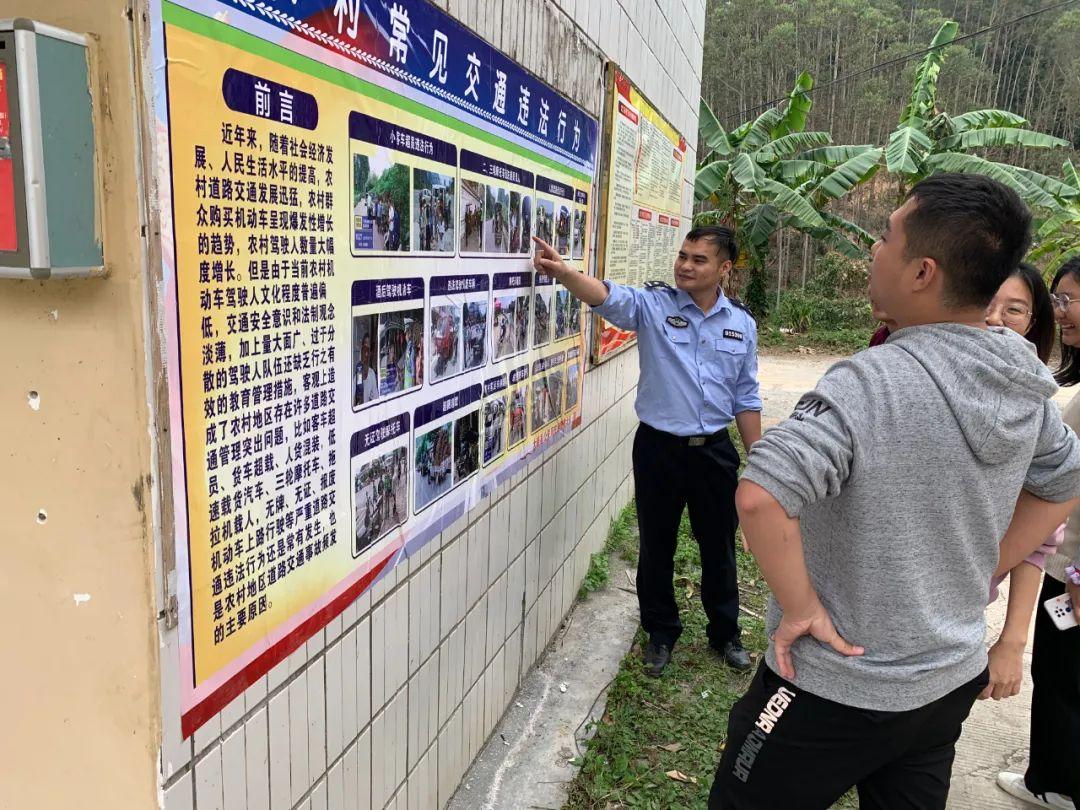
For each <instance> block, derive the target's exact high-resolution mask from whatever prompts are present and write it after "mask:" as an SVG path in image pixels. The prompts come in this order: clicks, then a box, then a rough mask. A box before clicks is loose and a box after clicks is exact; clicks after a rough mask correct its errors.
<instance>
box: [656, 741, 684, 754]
mask: <svg viewBox="0 0 1080 810" xmlns="http://www.w3.org/2000/svg"><path fill="white" fill-rule="evenodd" d="M656 747H657V748H659V749H660V750H661V751H668V752H670V753H672V754H677V753H678V752H679V751H682V743H668V744H667V745H658V746H656Z"/></svg>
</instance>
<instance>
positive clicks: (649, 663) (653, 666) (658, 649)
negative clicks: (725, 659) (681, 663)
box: [644, 639, 749, 678]
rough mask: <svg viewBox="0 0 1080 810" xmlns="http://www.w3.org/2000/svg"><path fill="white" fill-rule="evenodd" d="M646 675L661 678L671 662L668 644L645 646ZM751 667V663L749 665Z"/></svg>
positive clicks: (651, 642) (654, 643)
mask: <svg viewBox="0 0 1080 810" xmlns="http://www.w3.org/2000/svg"><path fill="white" fill-rule="evenodd" d="M644 660H645V674H646V675H649V676H650V677H653V678H659V677H660V673H662V672H663V671H664V667H666V666H667V665H668V662H669V661H671V647H669V646H668V645H667V644H661V643H658V642H654V641H652V640H651V639H650V640H649V643H648V644H647V645H645V655H644ZM747 666H749V663H747Z"/></svg>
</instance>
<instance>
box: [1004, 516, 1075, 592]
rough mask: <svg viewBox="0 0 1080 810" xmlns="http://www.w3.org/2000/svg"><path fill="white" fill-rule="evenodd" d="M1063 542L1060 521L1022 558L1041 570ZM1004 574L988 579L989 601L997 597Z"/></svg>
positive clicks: (1062, 527)
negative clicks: (1051, 531)
mask: <svg viewBox="0 0 1080 810" xmlns="http://www.w3.org/2000/svg"><path fill="white" fill-rule="evenodd" d="M1064 542H1065V524H1064V523H1062V524H1061V525H1060V526H1058V527H1057V528H1056V529H1054V533H1053V534H1051V535H1050V536H1049V537H1047V538H1046V540H1044V541H1043V544H1042V545H1041V546H1039V548H1037V549H1036V550H1035V551H1033V552H1031V554H1029V555H1028V557H1027V559H1026V560H1024V562H1026V563H1027V564H1028V565H1034V566H1035V567H1036V568H1038V569H1039V570H1040V571H1042V570H1043V567H1044V566H1045V565H1046V558H1047V557H1049V556H1050V555H1051V554H1057V550H1058V547H1059V546H1060V545H1061V544H1062V543H1064ZM1006 576H1008V574H1005V575H1004V576H1000V577H994V578H993V579H992V580H991V581H990V602H993V601H994V600H995V599H997V597H998V585H1000V584H1001V583H1002V581H1003V580H1004V579H1005V577H1006Z"/></svg>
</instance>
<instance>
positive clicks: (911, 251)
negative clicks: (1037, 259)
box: [904, 173, 1031, 309]
mask: <svg viewBox="0 0 1080 810" xmlns="http://www.w3.org/2000/svg"><path fill="white" fill-rule="evenodd" d="M907 196H908V199H909V200H914V201H915V209H914V210H913V211H911V212H910V213H908V215H907V219H906V220H905V221H904V235H905V241H906V250H905V253H906V254H907V256H908V257H909V258H916V257H920V256H926V257H929V258H932V259H934V260H936V261H937V263H938V264H939V265H940V266H941V269H942V270H943V271H944V273H945V303H946V304H948V305H949V306H952V307H955V308H958V309H959V308H963V307H985V306H986V305H987V304H989V303H990V299H992V298H993V297H994V293H996V292H997V290H998V287H1000V286H1001V285H1002V284H1003V283H1004V282H1005V279H1007V278H1008V277H1009V276H1010V275H1012V273H1013V271H1014V270H1016V267H1017V265H1019V264H1020V261H1021V260H1022V259H1023V258H1024V254H1025V253H1027V251H1028V248H1029V247H1030V246H1031V212H1030V211H1029V210H1028V207H1027V206H1026V205H1024V203H1023V201H1022V200H1021V199H1020V197H1019V195H1018V194H1017V193H1016V192H1015V191H1013V190H1012V189H1011V188H1008V187H1007V186H1005V185H1003V184H1001V183H999V182H998V181H997V180H992V179H990V178H989V177H985V176H983V175H981V174H959V173H942V174H935V175H933V176H931V177H928V178H927V179H925V180H923V181H921V182H919V183H917V184H915V186H913V187H912V189H911V191H909V192H908V195H907Z"/></svg>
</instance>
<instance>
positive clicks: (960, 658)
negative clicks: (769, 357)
mask: <svg viewBox="0 0 1080 810" xmlns="http://www.w3.org/2000/svg"><path fill="white" fill-rule="evenodd" d="M1056 390H1057V386H1056V385H1055V383H1054V380H1053V378H1052V377H1051V375H1050V373H1049V372H1048V371H1047V369H1046V367H1045V366H1043V364H1042V363H1040V362H1039V360H1038V358H1037V357H1036V356H1035V353H1034V351H1033V350H1032V348H1031V344H1030V343H1028V342H1027V341H1026V340H1024V339H1023V338H1021V337H1020V336H1018V335H1016V334H1015V333H1013V332H1011V331H1009V330H1007V329H993V330H985V329H976V328H973V327H968V326H961V325H959V324H934V325H928V326H918V327H909V328H907V329H901V330H899V331H898V332H896V333H894V334H893V335H892V336H891V337H890V338H889V340H888V342H887V343H886V344H885V345H883V346H880V347H877V348H873V349H868V350H866V351H863V352H860V353H859V354H857V355H855V356H854V357H851V358H850V359H848V360H843V361H841V362H839V363H837V364H836V365H834V366H833V367H832V368H831V369H829V371H828V372H827V373H826V374H825V376H824V377H822V378H821V381H820V382H819V384H818V387H817V389H816V390H814V391H812V392H811V393H809V394H806V395H805V396H804V397H803V398H802V399H801V400H800V401H799V403H798V404H797V405H796V406H795V411H794V413H793V414H792V415H791V417H790V418H788V419H787V420H786V421H785V422H783V423H782V424H780V425H778V426H777V427H775V428H773V429H771V430H769V431H768V432H767V433H766V434H765V436H764V437H763V438H762V439H761V440H760V441H759V442H757V443H756V444H755V445H754V448H753V451H752V452H751V454H750V461H749V464H748V466H747V468H746V471H745V473H744V477H745V478H747V479H749V480H751V481H754V482H756V483H757V484H759V485H760V486H762V487H764V488H765V489H766V490H767V491H768V492H769V493H771V494H772V495H773V497H775V498H776V499H777V501H779V502H780V504H781V505H782V506H783V508H784V510H785V511H786V512H787V514H788V515H789V516H791V517H798V518H799V519H800V522H801V526H802V533H803V546H804V549H805V553H806V563H807V567H808V568H809V571H810V577H811V579H812V581H813V583H814V587H815V588H816V589H817V592H818V594H819V596H820V597H821V601H822V603H823V604H824V606H825V608H826V610H828V612H829V615H830V616H832V619H833V622H834V623H835V625H836V628H837V630H838V631H839V633H840V635H841V636H843V637H844V638H845V639H846V640H847V641H849V642H851V643H852V644H857V645H860V646H863V647H865V648H866V653H865V655H863V656H861V657H852V658H847V657H843V656H841V655H840V654H838V653H836V652H834V651H833V650H832V648H830V647H828V646H826V645H823V644H821V643H820V642H818V641H816V640H814V639H812V638H809V637H804V638H801V639H799V640H798V641H797V642H796V643H795V646H794V647H793V650H792V658H793V663H794V665H795V671H796V678H795V683H796V684H797V685H798V686H800V687H802V688H803V689H805V690H807V691H808V692H810V693H812V694H815V695H818V696H820V697H823V698H826V699H828V700H833V701H836V702H838V703H842V704H845V705H848V706H855V707H858V708H864V709H875V710H880V711H907V710H910V709H915V708H918V707H920V706H924V705H926V704H927V703H931V702H932V701H934V700H936V699H937V698H939V697H942V696H943V695H945V694H947V693H949V692H951V691H952V690H953V689H955V688H957V687H958V686H960V685H962V684H964V683H965V682H967V681H969V680H971V679H972V678H974V677H975V676H977V675H978V674H979V673H980V672H981V671H982V670H983V668H984V667H985V666H986V651H985V648H984V645H983V636H984V633H985V623H984V612H985V610H986V595H987V588H988V585H989V583H990V577H991V574H992V573H993V571H994V568H995V567H996V566H997V561H998V546H999V543H1000V541H1001V538H1002V536H1003V535H1004V534H1005V530H1006V528H1007V527H1008V525H1009V521H1010V520H1011V519H1012V513H1013V508H1014V506H1015V503H1016V499H1017V497H1018V496H1019V494H1020V491H1021V489H1027V490H1028V491H1030V492H1031V493H1032V494H1034V495H1036V496H1038V497H1040V498H1043V499H1045V500H1049V501H1055V502H1061V501H1064V500H1068V499H1070V498H1072V497H1075V496H1077V495H1080V442H1078V440H1077V438H1076V435H1075V434H1074V433H1073V432H1072V430H1070V429H1069V428H1068V427H1066V426H1065V425H1064V424H1063V422H1062V419H1061V415H1060V413H1059V411H1058V408H1057V406H1056V405H1055V404H1054V403H1053V402H1052V401H1051V400H1050V397H1051V396H1052V395H1053V394H1054V392H1055V391H1056ZM780 615H781V611H780V608H779V606H778V605H777V604H776V602H775V600H772V601H771V603H770V606H769V614H768V619H767V627H768V631H769V633H770V634H771V633H772V632H773V630H775V629H776V626H777V625H778V624H779V622H780ZM767 662H768V664H769V666H770V667H772V668H773V670H774V671H776V670H777V666H776V657H775V654H774V651H773V649H772V647H771V646H770V649H769V653H768V658H767Z"/></svg>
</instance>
